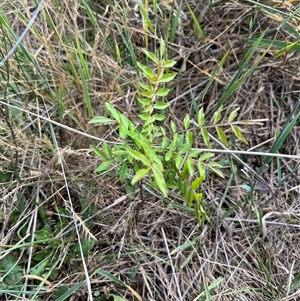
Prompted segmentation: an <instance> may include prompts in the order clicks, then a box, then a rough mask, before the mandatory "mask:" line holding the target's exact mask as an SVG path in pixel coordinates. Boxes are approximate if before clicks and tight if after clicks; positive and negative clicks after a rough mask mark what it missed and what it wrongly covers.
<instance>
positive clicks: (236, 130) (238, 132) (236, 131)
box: [231, 125, 248, 144]
mask: <svg viewBox="0 0 300 301" xmlns="http://www.w3.org/2000/svg"><path fill="white" fill-rule="evenodd" d="M231 128H232V131H233V132H234V135H235V136H236V137H237V138H238V139H240V140H241V141H243V142H244V143H245V144H248V141H247V139H246V138H245V137H244V135H243V134H242V132H241V130H240V128H239V127H237V126H235V125H231Z"/></svg>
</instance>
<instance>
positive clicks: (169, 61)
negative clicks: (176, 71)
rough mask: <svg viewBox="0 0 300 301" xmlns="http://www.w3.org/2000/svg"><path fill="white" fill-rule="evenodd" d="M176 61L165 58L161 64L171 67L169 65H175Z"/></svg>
mask: <svg viewBox="0 0 300 301" xmlns="http://www.w3.org/2000/svg"><path fill="white" fill-rule="evenodd" d="M176 63H177V62H176V61H174V60H165V61H164V62H163V65H164V67H165V68H171V67H173V66H175V64H176Z"/></svg>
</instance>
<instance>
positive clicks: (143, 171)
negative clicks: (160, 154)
mask: <svg viewBox="0 0 300 301" xmlns="http://www.w3.org/2000/svg"><path fill="white" fill-rule="evenodd" d="M150 170H151V168H150V167H148V168H142V169H139V170H138V171H137V172H136V174H135V176H134V177H133V178H132V180H131V185H134V184H136V183H137V182H138V181H140V180H141V179H142V178H144V177H145V176H147V175H148V174H149V172H150Z"/></svg>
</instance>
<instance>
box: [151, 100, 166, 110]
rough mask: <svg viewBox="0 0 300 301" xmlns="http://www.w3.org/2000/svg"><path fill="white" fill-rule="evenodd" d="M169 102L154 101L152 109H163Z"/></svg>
mask: <svg viewBox="0 0 300 301" xmlns="http://www.w3.org/2000/svg"><path fill="white" fill-rule="evenodd" d="M169 105H170V104H169V103H165V102H156V103H155V104H154V106H153V108H154V109H158V110H164V109H166V108H167V107H169Z"/></svg>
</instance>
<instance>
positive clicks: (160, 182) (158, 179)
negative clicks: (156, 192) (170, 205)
mask: <svg viewBox="0 0 300 301" xmlns="http://www.w3.org/2000/svg"><path fill="white" fill-rule="evenodd" d="M152 172H153V174H154V179H155V183H156V184H157V186H158V188H159V189H160V191H161V192H162V194H163V195H164V196H165V197H167V196H168V188H167V185H166V181H165V178H164V176H163V171H162V170H161V168H160V167H159V165H158V164H156V163H154V164H153V165H152Z"/></svg>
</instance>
